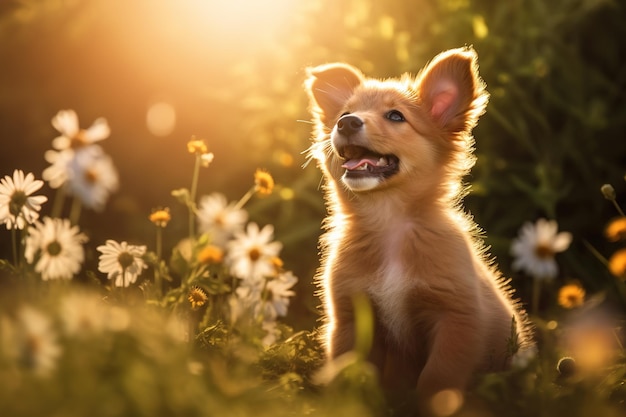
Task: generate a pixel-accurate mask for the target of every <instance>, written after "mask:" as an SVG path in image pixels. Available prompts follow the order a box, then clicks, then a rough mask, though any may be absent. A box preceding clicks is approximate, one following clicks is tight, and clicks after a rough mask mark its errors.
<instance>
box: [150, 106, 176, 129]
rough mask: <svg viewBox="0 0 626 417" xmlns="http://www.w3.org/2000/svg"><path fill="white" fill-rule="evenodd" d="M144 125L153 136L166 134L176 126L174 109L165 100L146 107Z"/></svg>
mask: <svg viewBox="0 0 626 417" xmlns="http://www.w3.org/2000/svg"><path fill="white" fill-rule="evenodd" d="M146 125H147V127H148V130H149V131H150V133H152V134H153V135H154V136H168V135H170V134H171V133H172V132H173V131H174V128H175V127H176V110H175V109H174V107H173V106H172V105H171V104H169V103H166V102H157V103H154V104H152V105H150V107H148V112H147V114H146Z"/></svg>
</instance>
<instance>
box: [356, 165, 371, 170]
mask: <svg viewBox="0 0 626 417" xmlns="http://www.w3.org/2000/svg"><path fill="white" fill-rule="evenodd" d="M368 165H369V164H363V165H361V166H360V167H358V168H357V169H358V170H359V171H367V166H368Z"/></svg>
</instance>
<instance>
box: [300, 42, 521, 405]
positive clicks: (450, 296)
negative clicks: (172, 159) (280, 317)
mask: <svg viewBox="0 0 626 417" xmlns="http://www.w3.org/2000/svg"><path fill="white" fill-rule="evenodd" d="M305 88H306V90H307V92H308V94H309V97H310V102H311V112H312V115H313V121H314V124H315V132H314V134H315V139H314V143H313V145H312V147H311V149H310V156H311V157H312V158H315V159H316V160H317V161H318V165H319V167H320V168H321V169H322V171H323V173H324V177H325V183H324V190H325V197H326V201H327V208H328V211H329V216H328V218H327V219H326V221H325V227H326V233H325V234H324V235H323V237H322V239H321V248H322V256H323V257H322V267H321V268H320V273H319V275H318V284H319V287H320V290H321V291H320V292H321V296H322V299H323V307H324V312H325V319H326V323H325V326H324V334H325V340H324V342H325V344H326V348H327V353H328V357H329V359H331V360H332V359H333V358H337V357H338V356H340V355H342V354H343V353H346V352H348V351H350V350H352V349H353V348H354V347H355V326H354V325H355V316H354V307H353V298H354V296H355V295H356V294H366V295H367V296H368V298H369V300H370V301H371V305H372V306H373V310H374V313H375V329H374V341H373V347H372V349H371V352H370V354H369V360H371V361H372V362H373V363H374V364H375V365H376V367H377V368H378V370H379V371H380V376H381V380H382V384H383V386H384V387H386V388H388V389H390V390H392V391H395V390H398V389H417V393H418V396H419V397H426V398H427V397H429V396H431V395H433V394H435V393H437V392H438V391H440V390H444V389H458V390H463V389H465V388H466V387H467V385H468V383H469V381H470V380H471V378H472V376H473V375H474V374H475V373H476V372H477V371H492V370H500V369H503V368H505V367H506V366H507V365H508V363H509V362H510V359H511V355H512V354H513V353H514V351H515V348H511V343H510V342H514V339H515V338H512V337H511V335H512V329H513V330H514V331H515V332H516V333H517V340H518V342H519V346H520V347H521V348H522V349H523V348H529V347H531V346H532V344H533V342H532V337H531V332H530V329H529V327H528V324H527V318H526V315H525V314H524V313H523V311H522V310H521V308H520V307H519V306H518V305H517V304H516V303H515V302H513V301H512V299H511V297H510V290H509V288H508V286H507V285H506V283H505V282H503V280H502V278H501V276H500V274H499V273H498V272H497V270H496V269H495V268H494V267H493V266H492V265H491V262H490V261H489V260H488V259H487V256H486V253H485V251H486V250H485V247H484V246H483V243H482V241H481V240H480V238H479V231H478V229H477V227H476V225H475V224H474V223H473V221H472V220H471V219H470V217H469V216H468V215H466V214H465V213H464V212H463V210H462V208H461V207H460V199H461V198H462V197H463V193H464V188H463V186H462V179H463V176H464V175H466V174H467V173H468V171H469V169H470V168H471V167H472V166H473V164H474V156H473V154H472V151H473V138H472V135H471V131H472V129H473V127H474V126H475V124H476V122H477V120H478V117H479V116H480V115H481V114H482V113H483V112H484V110H485V106H486V104H487V100H488V94H487V92H486V91H485V89H484V83H483V81H482V80H481V79H480V77H479V75H478V65H477V57H476V53H475V52H474V50H473V49H471V48H461V49H454V50H450V51H447V52H444V53H442V54H440V55H438V56H437V57H435V58H434V59H433V60H432V61H431V62H430V63H429V64H428V65H427V66H426V67H425V68H424V69H423V70H422V71H421V72H420V74H419V75H418V76H417V77H412V76H410V75H408V74H405V75H403V76H402V77H401V78H399V79H387V80H376V79H371V78H366V77H365V76H364V75H363V74H362V73H361V72H360V71H359V70H357V69H356V68H354V67H351V66H349V65H346V64H328V65H322V66H319V67H315V68H309V69H308V78H307V80H306V83H305ZM513 345H515V343H513Z"/></svg>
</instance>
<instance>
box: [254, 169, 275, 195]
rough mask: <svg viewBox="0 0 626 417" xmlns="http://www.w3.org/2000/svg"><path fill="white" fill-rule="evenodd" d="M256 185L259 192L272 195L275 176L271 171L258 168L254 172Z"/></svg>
mask: <svg viewBox="0 0 626 417" xmlns="http://www.w3.org/2000/svg"><path fill="white" fill-rule="evenodd" d="M254 187H255V188H254V190H255V191H256V192H258V193H259V194H262V195H270V194H272V190H273V189H274V178H272V175H271V174H270V173H269V172H267V171H265V170H262V169H257V170H256V172H255V173H254Z"/></svg>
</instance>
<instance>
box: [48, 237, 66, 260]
mask: <svg viewBox="0 0 626 417" xmlns="http://www.w3.org/2000/svg"><path fill="white" fill-rule="evenodd" d="M61 249H62V247H61V244H60V243H59V242H58V241H56V240H53V241H52V242H50V243H48V246H46V252H48V255H50V256H57V255H58V254H59V253H61Z"/></svg>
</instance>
